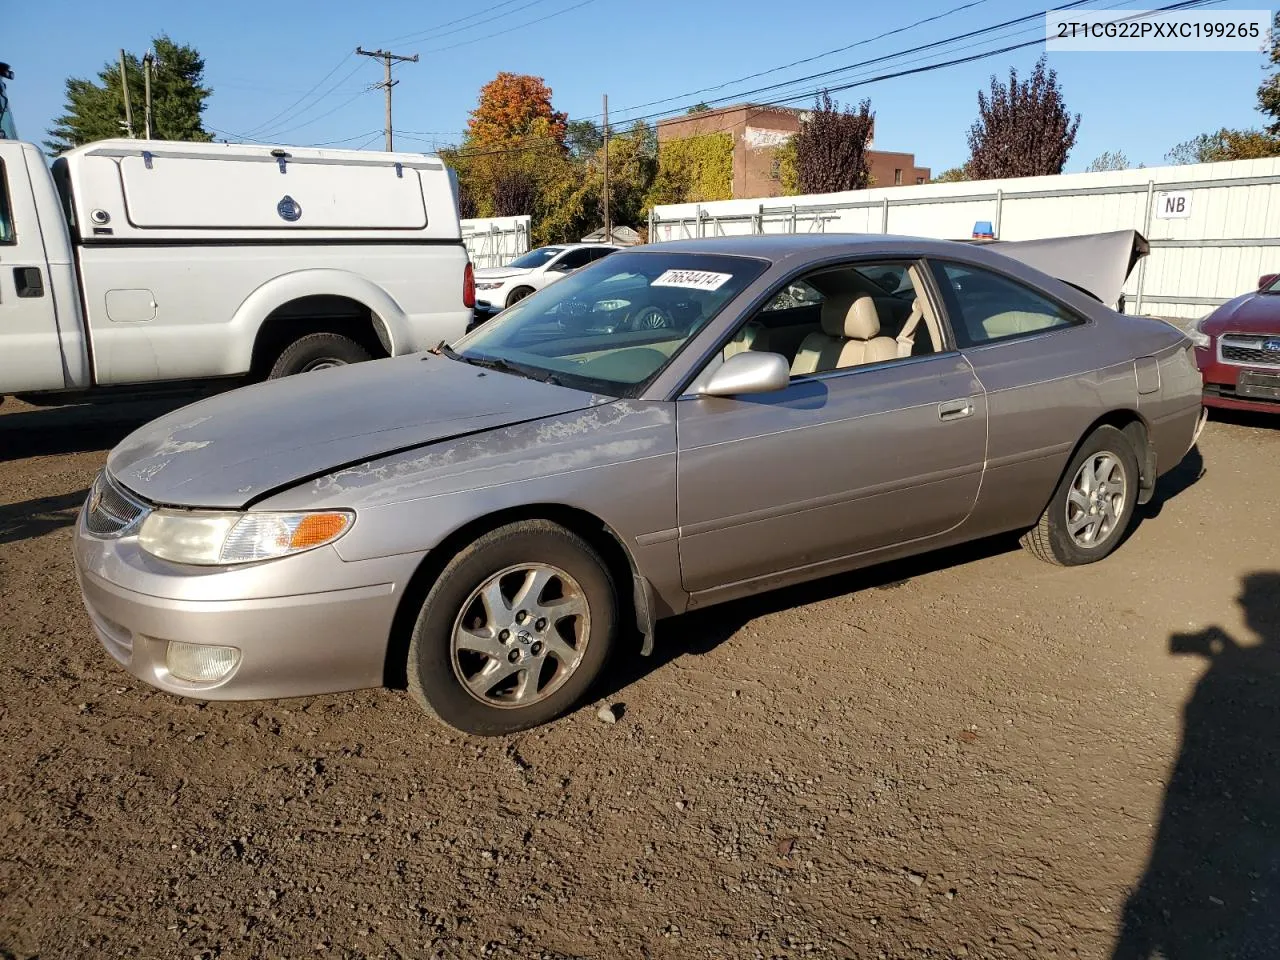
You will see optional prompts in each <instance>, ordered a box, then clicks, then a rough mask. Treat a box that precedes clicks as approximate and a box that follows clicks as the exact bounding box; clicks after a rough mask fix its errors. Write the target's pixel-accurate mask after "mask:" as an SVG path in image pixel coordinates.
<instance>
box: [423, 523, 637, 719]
mask: <svg viewBox="0 0 1280 960" xmlns="http://www.w3.org/2000/svg"><path fill="white" fill-rule="evenodd" d="M617 611H618V600H617V590H616V587H615V585H614V582H613V578H612V576H611V575H610V573H609V570H608V567H607V566H606V565H605V563H604V561H603V560H602V559H601V558H600V555H599V554H598V553H597V552H596V551H595V549H594V548H593V547H592V546H591V545H590V544H589V543H587V542H586V541H585V540H583V539H582V538H581V537H579V536H578V535H577V534H575V533H573V532H571V531H569V530H567V529H565V528H564V527H562V526H560V525H558V524H555V523H551V522H549V521H546V520H527V521H522V522H519V523H513V524H509V525H507V526H504V527H499V528H498V529H496V530H493V531H491V532H490V533H487V534H485V535H484V536H482V537H480V539H478V540H476V541H475V542H474V543H472V544H471V545H470V546H469V547H467V548H465V549H464V550H462V551H461V552H460V553H458V555H457V556H455V557H454V558H453V559H452V560H451V561H450V562H449V564H448V565H447V566H446V567H445V568H444V570H443V571H442V572H441V574H440V576H439V578H438V579H437V580H436V582H435V585H434V586H433V587H432V588H431V590H430V592H429V593H428V594H427V598H426V600H425V601H424V602H423V604H422V609H421V611H420V612H419V614H418V619H417V622H416V623H415V624H414V628H413V634H412V636H411V638H410V641H409V656H408V663H407V670H406V673H407V676H408V684H409V692H410V694H411V695H412V696H413V698H414V699H415V700H416V701H417V702H418V704H419V705H420V706H421V707H422V708H423V709H425V710H426V711H427V712H428V713H429V714H431V715H432V716H434V717H435V718H436V719H437V720H439V721H440V722H442V723H444V724H447V725H448V726H451V727H455V728H456V729H458V730H462V731H463V732H465V733H474V734H480V735H482V736H496V735H500V734H505V733H514V732H515V731H517V730H525V729H528V728H529V727H535V726H538V725H539V724H542V723H546V722H548V721H550V720H553V719H555V718H556V717H558V716H560V715H561V714H563V713H564V712H566V711H567V710H569V709H570V708H571V707H573V706H574V705H575V704H576V703H578V702H579V701H580V700H581V699H582V697H583V695H584V694H586V692H587V691H588V690H589V689H590V688H591V686H592V684H593V683H594V682H595V681H596V679H597V678H598V677H599V676H600V674H601V672H602V671H603V670H604V667H605V665H606V664H607V663H608V661H609V658H610V655H611V654H612V652H613V648H614V646H615V645H616V639H617V635H618V624H617Z"/></svg>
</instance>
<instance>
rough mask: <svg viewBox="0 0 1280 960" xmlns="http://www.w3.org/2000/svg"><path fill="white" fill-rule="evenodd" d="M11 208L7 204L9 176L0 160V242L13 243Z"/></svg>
mask: <svg viewBox="0 0 1280 960" xmlns="http://www.w3.org/2000/svg"><path fill="white" fill-rule="evenodd" d="M15 242H16V240H15V238H14V233H13V208H12V207H10V206H9V176H8V172H7V171H6V170H5V168H4V161H3V160H0V243H15Z"/></svg>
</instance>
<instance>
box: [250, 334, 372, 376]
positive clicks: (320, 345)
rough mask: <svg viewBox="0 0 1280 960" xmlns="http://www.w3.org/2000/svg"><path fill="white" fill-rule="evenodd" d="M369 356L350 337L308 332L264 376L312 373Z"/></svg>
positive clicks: (368, 358) (284, 352) (361, 361)
mask: <svg viewBox="0 0 1280 960" xmlns="http://www.w3.org/2000/svg"><path fill="white" fill-rule="evenodd" d="M372 359H373V357H372V356H371V355H370V353H369V351H368V350H366V349H365V348H364V347H362V346H360V344H358V343H356V342H355V341H354V340H352V339H351V338H350V337H344V336H342V335H341V334H338V333H309V334H307V335H306V336H305V337H299V338H298V339H297V340H295V341H293V343H291V344H289V346H287V347H285V348H284V350H282V351H281V352H280V356H279V357H277V358H276V362H275V363H274V364H273V365H272V367H271V372H270V373H269V374H267V379H268V380H277V379H279V378H280V377H291V376H293V375H294V374H295V373H311V372H313V371H315V370H327V369H329V368H330V367H343V366H346V365H347V364H348V363H363V362H364V361H365V360H372Z"/></svg>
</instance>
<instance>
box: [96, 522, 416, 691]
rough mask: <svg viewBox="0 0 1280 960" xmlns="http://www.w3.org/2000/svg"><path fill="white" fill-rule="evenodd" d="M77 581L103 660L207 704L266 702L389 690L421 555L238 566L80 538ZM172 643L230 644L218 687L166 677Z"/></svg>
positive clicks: (325, 550) (328, 552)
mask: <svg viewBox="0 0 1280 960" xmlns="http://www.w3.org/2000/svg"><path fill="white" fill-rule="evenodd" d="M74 555H75V566H76V577H77V579H78V581H79V584H80V591H81V595H82V597H83V600H84V605H85V609H86V611H87V612H88V614H89V620H90V622H91V623H92V625H93V629H94V632H95V633H96V634H97V636H98V639H99V640H100V641H101V642H102V644H103V646H104V647H106V649H107V652H108V653H110V654H111V656H112V657H113V658H115V660H116V661H117V662H118V663H120V665H121V666H123V667H124V668H125V669H126V670H128V671H129V672H130V673H132V674H133V675H134V676H135V677H137V678H138V679H140V680H143V681H145V682H146V683H149V684H151V685H152V686H154V687H158V688H159V689H161V690H164V691H166V692H169V693H176V694H180V695H182V696H188V697H198V698H200V699H202V700H258V699H267V698H274V697H292V696H307V695H311V694H318V693H334V692H337V691H341V690H356V689H360V688H362V687H376V686H381V684H382V682H383V676H384V673H383V671H384V666H385V660H386V654H387V643H388V640H389V638H390V635H391V625H392V621H393V619H394V617H395V613H396V608H397V606H398V604H399V602H400V599H401V597H402V596H403V593H404V587H405V585H406V584H407V583H408V581H409V578H410V577H411V576H412V575H413V571H414V570H415V569H416V567H417V564H418V561H419V560H420V558H419V557H415V556H402V557H388V558H381V559H377V560H368V561H359V562H354V563H348V562H346V561H343V560H342V559H341V558H340V557H339V556H338V555H337V553H336V552H335V551H334V550H333V549H332V547H322V548H320V549H317V550H312V551H309V552H307V553H302V554H298V555H295V556H292V557H284V558H281V559H280V560H272V561H266V562H265V563H258V564H251V565H244V566H240V567H232V568H192V567H183V566H181V565H178V564H171V563H166V562H165V561H161V560H158V559H156V558H155V557H152V556H150V555H148V554H146V553H144V552H143V551H142V550H141V549H139V547H138V546H137V539H136V537H123V538H121V539H119V540H103V539H98V538H96V537H94V536H92V535H90V534H89V533H88V532H87V531H86V530H85V527H84V516H83V511H82V512H81V516H80V518H79V520H78V521H77V524H76V533H75V539H74ZM171 641H181V642H186V643H196V644H209V645H218V646H231V647H235V648H237V649H238V650H239V651H240V659H239V664H238V665H237V666H236V668H235V669H234V670H233V671H232V672H231V673H230V674H229V675H228V676H226V677H224V678H223V679H221V680H219V681H217V682H215V683H195V682H191V681H188V680H184V679H181V678H179V677H176V676H174V675H173V674H171V673H170V671H169V668H168V666H167V664H166V653H167V650H168V645H169V643H170V642H171Z"/></svg>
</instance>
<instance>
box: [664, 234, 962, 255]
mask: <svg viewBox="0 0 1280 960" xmlns="http://www.w3.org/2000/svg"><path fill="white" fill-rule="evenodd" d="M973 248H974V247H973V244H971V243H961V242H960V241H957V240H936V239H931V238H928V237H908V236H900V235H897V234H891V233H798V234H793V233H781V234H763V235H758V236H750V237H701V238H698V239H694V240H667V241H663V242H661V243H656V244H650V245H649V247H648V248H646V249H651V250H655V251H656V250H662V251H667V252H671V253H711V254H722V255H730V256H733V255H736V256H756V257H764V258H766V259H769V260H781V259H783V258H785V257H791V256H795V255H797V254H800V255H804V254H810V255H813V256H826V255H828V254H831V253H834V252H850V253H854V254H859V253H866V254H887V255H890V256H893V255H897V254H902V255H906V254H913V255H920V254H933V255H935V256H947V255H954V254H955V253H957V252H958V251H960V250H965V251H971V250H973Z"/></svg>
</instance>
